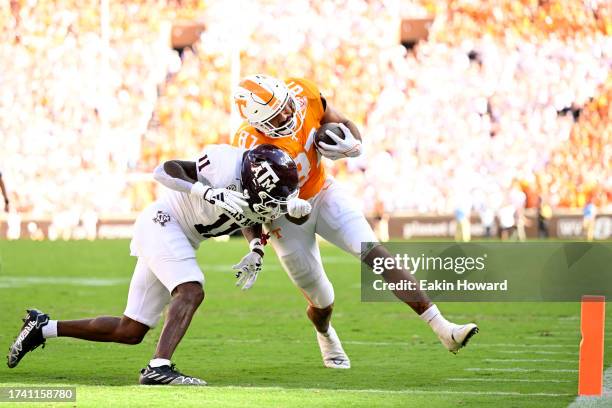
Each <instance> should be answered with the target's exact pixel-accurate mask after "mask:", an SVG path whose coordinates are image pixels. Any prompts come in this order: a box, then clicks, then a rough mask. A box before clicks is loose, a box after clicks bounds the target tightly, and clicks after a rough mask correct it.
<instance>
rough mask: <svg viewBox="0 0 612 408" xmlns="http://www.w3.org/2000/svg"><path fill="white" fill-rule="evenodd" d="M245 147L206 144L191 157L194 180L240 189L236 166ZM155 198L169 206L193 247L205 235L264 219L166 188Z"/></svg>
mask: <svg viewBox="0 0 612 408" xmlns="http://www.w3.org/2000/svg"><path fill="white" fill-rule="evenodd" d="M245 151H246V150H245V149H243V148H236V147H232V146H229V145H208V146H206V148H205V149H204V150H203V151H202V153H201V154H200V155H199V157H198V158H197V159H196V160H195V163H196V167H197V176H198V181H200V182H202V183H204V184H205V185H208V186H211V187H212V188H227V189H228V190H234V191H240V192H241V191H242V185H241V182H240V169H241V165H242V157H243V155H244V152H245ZM158 201H159V202H160V203H162V204H164V206H165V207H166V208H168V210H170V212H171V216H174V217H175V218H176V220H177V221H178V223H179V224H180V226H181V228H182V230H183V232H184V233H185V235H186V236H187V238H188V239H189V241H190V242H191V244H192V245H193V246H194V248H197V247H198V246H199V244H200V242H202V241H203V240H205V239H207V238H210V237H218V236H221V235H227V234H231V233H233V232H234V231H237V230H239V229H241V228H243V227H247V226H250V225H254V224H257V223H261V222H263V221H265V220H264V219H263V218H261V217H260V216H258V215H257V214H255V213H254V212H252V211H251V210H250V209H249V208H244V214H237V215H235V216H234V215H231V214H230V213H228V212H226V211H225V210H223V209H222V208H221V207H219V206H216V205H213V204H211V203H209V202H207V201H205V200H204V199H203V198H198V197H195V196H193V195H191V194H188V193H181V192H178V191H174V190H170V189H166V192H165V194H164V195H163V196H162V197H161V198H160V199H159V200H158Z"/></svg>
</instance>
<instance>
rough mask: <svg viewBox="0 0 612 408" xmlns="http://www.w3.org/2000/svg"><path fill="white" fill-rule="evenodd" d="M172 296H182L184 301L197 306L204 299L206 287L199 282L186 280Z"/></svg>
mask: <svg viewBox="0 0 612 408" xmlns="http://www.w3.org/2000/svg"><path fill="white" fill-rule="evenodd" d="M172 296H173V297H180V299H181V300H182V301H183V302H185V303H187V304H189V305H192V306H195V307H197V306H200V304H201V303H202V302H203V301H204V289H202V285H201V284H200V283H199V282H186V283H182V284H180V285H178V286H177V287H176V288H175V289H174V291H173V292H172Z"/></svg>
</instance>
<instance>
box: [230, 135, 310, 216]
mask: <svg viewBox="0 0 612 408" xmlns="http://www.w3.org/2000/svg"><path fill="white" fill-rule="evenodd" d="M241 177H242V188H243V190H244V195H245V197H246V198H247V201H248V203H249V206H250V207H251V209H252V210H253V211H254V212H255V213H257V214H258V215H260V216H262V217H265V218H267V219H270V220H273V219H276V218H278V217H280V216H282V215H283V214H286V213H287V202H288V201H289V200H290V199H292V198H295V197H297V196H298V193H299V188H298V173H297V166H296V164H295V162H294V161H293V159H292V158H291V157H290V156H289V155H288V154H287V153H286V152H285V151H284V150H282V149H280V148H278V147H276V146H273V145H270V144H263V145H259V146H257V147H255V148H253V149H252V150H248V151H247V152H245V154H244V157H243V159H242V170H241Z"/></svg>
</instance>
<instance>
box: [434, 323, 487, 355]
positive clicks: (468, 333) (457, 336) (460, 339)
mask: <svg viewBox="0 0 612 408" xmlns="http://www.w3.org/2000/svg"><path fill="white" fill-rule="evenodd" d="M476 333H478V326H476V325H475V324H474V323H468V324H463V325H459V324H454V323H451V324H450V330H449V331H448V332H447V334H445V335H441V336H438V338H439V339H440V341H441V342H442V344H443V345H444V347H446V349H447V350H448V351H450V352H451V353H453V354H457V352H458V351H459V349H461V348H462V347H465V345H467V343H468V341H469V340H470V339H471V338H472V336H473V335H475V334H476Z"/></svg>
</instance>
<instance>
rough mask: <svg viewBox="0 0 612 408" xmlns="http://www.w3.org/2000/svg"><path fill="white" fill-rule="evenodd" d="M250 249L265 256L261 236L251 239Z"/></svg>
mask: <svg viewBox="0 0 612 408" xmlns="http://www.w3.org/2000/svg"><path fill="white" fill-rule="evenodd" d="M249 249H250V250H251V252H255V253H256V254H259V256H261V257H262V258H263V256H264V251H263V244H262V243H261V240H260V239H259V238H254V239H252V240H251V242H249Z"/></svg>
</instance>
